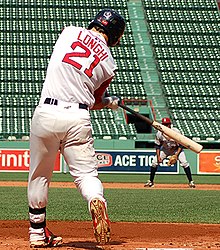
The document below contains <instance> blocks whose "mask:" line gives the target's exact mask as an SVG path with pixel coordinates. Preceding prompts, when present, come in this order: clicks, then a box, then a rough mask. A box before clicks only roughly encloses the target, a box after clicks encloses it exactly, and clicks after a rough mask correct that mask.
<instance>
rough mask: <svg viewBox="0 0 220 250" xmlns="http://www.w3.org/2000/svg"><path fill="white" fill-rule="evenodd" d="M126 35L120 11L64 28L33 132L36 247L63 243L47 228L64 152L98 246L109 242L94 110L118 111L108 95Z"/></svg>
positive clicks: (32, 197)
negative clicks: (53, 183) (48, 209)
mask: <svg viewBox="0 0 220 250" xmlns="http://www.w3.org/2000/svg"><path fill="white" fill-rule="evenodd" d="M124 30H125V20H124V18H123V17H122V16H121V15H120V14H119V13H118V12H117V11H115V10H112V9H104V10H102V11H100V12H99V13H98V14H97V15H96V16H95V18H94V20H92V21H91V23H90V24H89V26H88V28H87V29H86V28H82V27H75V26H68V27H66V28H64V29H63V31H62V33H61V34H60V36H59V38H58V40H57V42H56V44H55V46H54V50H53V53H52V56H51V58H50V62H49V64H48V68H47V74H46V78H45V81H44V84H43V89H42V93H41V98H40V101H39V105H38V106H37V107H36V109H35V112H34V115H33V118H32V123H31V132H30V171H29V178H28V205H29V219H30V227H29V237H30V238H29V240H30V247H32V248H39V247H55V246H59V245H61V244H62V238H61V237H60V236H56V235H54V234H53V233H52V232H51V231H50V230H49V229H48V228H47V225H46V206H47V203H48V188H49V185H50V181H51V177H52V173H53V167H54V163H55V158H56V155H57V152H58V151H59V150H60V152H61V154H62V155H63V156H64V159H65V162H66V163H67V164H68V167H69V170H70V174H71V176H72V177H73V179H74V183H75V185H76V187H77V188H78V190H79V192H80V193H81V195H82V197H83V198H84V199H85V200H86V201H87V202H88V208H89V211H90V213H91V216H92V220H93V228H94V234H95V238H96V240H97V242H98V244H106V243H108V242H109V240H110V221H109V219H108V214H107V207H106V205H107V202H106V200H105V198H104V195H103V185H102V183H101V181H100V180H99V178H98V172H97V162H96V158H95V150H94V146H93V142H94V140H93V138H92V127H91V121H90V114H89V110H90V109H94V110H95V109H102V108H105V107H108V108H110V109H117V108H118V101H119V98H117V97H115V96H109V94H108V92H107V88H108V86H109V84H110V82H111V80H112V78H113V77H114V75H115V70H116V64H115V62H114V60H113V58H112V55H111V52H110V49H109V47H114V46H116V45H118V44H119V42H120V39H121V37H122V35H123V33H124Z"/></svg>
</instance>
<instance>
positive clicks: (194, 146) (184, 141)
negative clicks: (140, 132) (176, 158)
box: [118, 103, 203, 154]
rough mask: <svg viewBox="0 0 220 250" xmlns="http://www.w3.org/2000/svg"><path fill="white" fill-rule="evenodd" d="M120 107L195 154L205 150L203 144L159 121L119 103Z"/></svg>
mask: <svg viewBox="0 0 220 250" xmlns="http://www.w3.org/2000/svg"><path fill="white" fill-rule="evenodd" d="M118 105H119V106H120V107H121V108H123V109H125V110H127V111H128V112H130V113H131V114H133V115H135V116H136V117H138V118H140V119H141V120H143V121H145V122H146V123H147V124H149V125H151V126H152V127H154V128H155V129H157V130H159V131H161V132H162V133H164V134H165V135H167V136H169V137H170V138H171V139H173V140H174V141H176V142H178V143H179V144H181V145H183V146H184V147H186V148H188V149H190V150H192V151H193V152H195V153H197V154H198V153H200V152H201V150H202V148H203V146H202V145H201V144H199V143H197V142H195V141H193V140H191V139H190V138H188V137H186V136H184V135H182V134H180V133H177V132H175V131H173V130H172V129H170V128H168V127H166V126H164V125H162V124H160V123H159V122H157V121H152V120H151V119H149V118H148V117H145V116H143V115H141V114H140V113H138V112H136V111H134V110H133V109H130V108H129V107H127V106H125V105H124V104H122V103H119V104H118Z"/></svg>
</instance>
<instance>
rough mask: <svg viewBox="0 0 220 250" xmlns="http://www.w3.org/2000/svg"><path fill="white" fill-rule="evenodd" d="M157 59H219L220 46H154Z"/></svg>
mask: <svg viewBox="0 0 220 250" xmlns="http://www.w3.org/2000/svg"><path fill="white" fill-rule="evenodd" d="M154 52H155V58H156V59H170V60H173V59H180V60H182V59H184V60H191V59H192V60H195V59H198V60H212V61H219V59H220V48H211V49H210V48H207V47H206V48H205V47H196V48H195V47H192V48H190V47H154Z"/></svg>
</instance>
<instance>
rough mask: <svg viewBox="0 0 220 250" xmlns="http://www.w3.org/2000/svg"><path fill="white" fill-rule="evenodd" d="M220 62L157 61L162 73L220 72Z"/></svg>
mask: <svg viewBox="0 0 220 250" xmlns="http://www.w3.org/2000/svg"><path fill="white" fill-rule="evenodd" d="M219 62H220V60H216V61H214V60H193V59H189V60H187V59H184V60H178V59H177V60H172V59H160V60H157V66H158V69H159V70H160V71H172V72H174V71H176V72H179V71H184V72H219V73H220V66H219Z"/></svg>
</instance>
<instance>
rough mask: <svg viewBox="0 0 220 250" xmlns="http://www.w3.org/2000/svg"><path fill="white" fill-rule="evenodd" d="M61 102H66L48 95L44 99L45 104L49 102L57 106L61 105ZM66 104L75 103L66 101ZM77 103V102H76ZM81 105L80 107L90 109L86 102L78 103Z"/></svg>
mask: <svg viewBox="0 0 220 250" xmlns="http://www.w3.org/2000/svg"><path fill="white" fill-rule="evenodd" d="M59 103H62V104H64V102H62V101H59V100H57V99H54V98H49V97H47V98H46V99H45V100H44V104H49V105H56V106H59ZM65 104H66V105H70V106H71V105H73V103H67V102H65ZM74 104H75V103H74ZM78 105H79V109H86V110H88V105H87V104H84V103H78ZM70 106H67V107H70Z"/></svg>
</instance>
